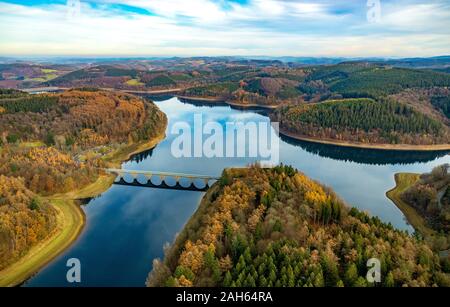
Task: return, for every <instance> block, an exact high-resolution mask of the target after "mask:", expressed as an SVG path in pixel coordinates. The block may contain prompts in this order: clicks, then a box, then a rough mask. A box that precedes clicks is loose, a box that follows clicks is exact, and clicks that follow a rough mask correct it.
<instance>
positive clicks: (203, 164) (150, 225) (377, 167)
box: [24, 97, 450, 287]
mask: <svg viewBox="0 0 450 307" xmlns="http://www.w3.org/2000/svg"><path fill="white" fill-rule="evenodd" d="M155 102H156V104H157V105H158V106H159V107H160V108H161V110H162V111H163V112H164V113H166V114H167V116H168V118H169V127H168V134H167V138H166V139H165V140H164V141H163V142H161V143H160V144H159V145H158V146H157V147H156V148H154V149H153V150H149V151H147V152H144V153H141V154H139V155H136V156H134V157H132V159H131V160H130V161H128V162H125V163H123V165H122V167H123V168H125V169H131V170H153V171H167V172H178V173H194V174H204V175H215V176H219V175H220V174H221V173H222V170H223V169H224V168H226V167H234V166H238V167H239V166H246V165H248V164H250V163H253V162H255V159H254V158H253V159H252V158H232V159H230V158H211V159H208V158H179V159H177V158H175V157H173V156H172V154H171V144H172V141H173V140H174V138H175V137H176V136H175V135H171V134H170V131H171V130H170V129H171V126H172V125H173V124H174V123H177V122H179V121H185V122H188V123H191V122H192V121H193V118H194V117H193V114H200V113H201V114H203V121H204V122H207V121H217V122H219V123H221V124H225V123H226V122H233V121H242V122H249V121H256V122H269V119H268V117H267V116H266V115H265V114H263V112H261V111H258V110H253V111H251V110H246V111H245V110H238V109H233V108H231V107H229V106H227V105H215V106H208V105H204V104H194V103H186V102H182V101H180V100H178V99H177V98H169V97H166V98H164V100H160V101H155ZM280 161H281V162H283V163H284V164H290V165H292V166H294V167H295V168H297V169H299V170H300V171H302V172H304V173H305V174H306V175H308V176H310V177H311V178H313V179H315V180H318V181H320V182H321V183H323V184H325V185H327V186H330V187H332V188H333V189H334V190H335V191H336V192H337V193H338V194H339V195H340V196H341V197H342V198H343V199H344V200H345V201H346V202H347V203H348V204H350V205H352V206H355V207H357V208H359V209H361V210H365V211H367V212H370V214H372V215H376V216H379V217H380V218H381V219H382V220H383V221H385V222H390V223H392V224H393V225H394V226H395V227H396V228H398V229H401V230H405V231H409V232H412V231H413V229H412V227H411V226H410V225H408V223H407V222H406V220H405V218H404V215H403V214H402V213H401V211H400V210H398V209H397V207H396V206H395V205H394V204H393V203H392V202H391V201H390V200H389V199H387V198H386V196H385V193H386V191H388V190H389V189H391V188H392V187H394V185H395V181H394V174H395V173H397V172H417V173H423V172H428V171H430V170H431V169H432V168H433V167H434V166H437V165H439V164H443V163H450V155H448V153H442V152H441V153H436V152H390V151H377V150H367V149H350V148H342V147H338V146H331V145H321V144H313V143H307V142H299V141H294V140H291V139H289V138H286V137H281V138H280ZM203 195H204V194H203V193H200V192H192V191H175V190H160V189H151V188H140V187H128V186H118V185H113V186H112V187H111V188H110V189H109V190H108V191H106V192H105V193H103V194H102V195H100V196H98V197H97V198H95V199H91V200H89V201H87V202H86V204H85V205H83V210H84V211H85V213H86V226H85V228H84V230H83V232H82V234H81V235H80V236H79V238H78V239H77V240H76V242H75V243H74V244H73V245H72V246H71V247H70V248H69V249H67V250H66V251H65V252H64V253H63V254H61V255H60V256H59V257H57V258H56V259H55V260H53V261H52V262H51V263H49V264H48V265H47V266H46V267H45V268H44V269H42V270H41V271H40V272H39V273H37V274H36V275H35V276H34V277H32V278H30V279H29V280H28V281H27V282H26V283H24V286H27V287H40V286H62V287H63V286H137V287H139V286H144V285H145V280H146V277H147V274H148V273H149V272H150V270H151V269H152V260H153V259H154V258H158V257H159V258H162V257H163V255H164V254H163V253H164V252H163V251H164V245H165V244H167V243H170V242H173V240H174V238H175V235H176V234H177V233H178V232H179V231H180V230H181V229H182V228H183V226H184V225H185V223H186V222H187V221H188V220H189V218H190V217H191V216H192V214H193V213H194V212H195V210H196V208H197V207H198V205H199V202H200V200H201V198H202V196H203ZM69 258H78V259H79V260H80V261H81V283H80V284H76V285H73V284H69V283H68V282H67V281H66V272H67V270H68V268H67V267H66V262H67V260H68V259H69Z"/></svg>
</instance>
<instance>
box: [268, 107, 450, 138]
mask: <svg viewBox="0 0 450 307" xmlns="http://www.w3.org/2000/svg"><path fill="white" fill-rule="evenodd" d="M272 119H273V120H274V121H278V122H280V127H281V128H282V129H284V130H286V131H288V132H292V133H295V134H298V135H302V136H309V137H313V138H328V139H335V140H341V141H342V140H345V141H355V142H361V143H385V144H414V145H430V144H446V143H449V141H450V134H449V128H448V126H446V125H444V124H443V123H441V122H439V121H437V120H435V119H432V118H430V117H428V116H427V115H424V114H422V113H419V112H418V111H416V110H415V109H413V108H412V107H410V106H408V105H405V104H402V103H398V102H396V101H393V100H392V99H380V100H378V101H375V100H372V99H369V98H361V99H343V100H328V101H325V102H322V103H317V104H302V105H291V106H286V107H281V108H279V109H278V110H277V111H276V112H275V113H274V114H273V115H272Z"/></svg>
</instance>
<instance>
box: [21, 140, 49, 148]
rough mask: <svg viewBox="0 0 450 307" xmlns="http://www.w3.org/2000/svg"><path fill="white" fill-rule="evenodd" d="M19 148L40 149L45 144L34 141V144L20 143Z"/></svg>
mask: <svg viewBox="0 0 450 307" xmlns="http://www.w3.org/2000/svg"><path fill="white" fill-rule="evenodd" d="M19 146H20V147H24V148H35V147H42V146H45V144H44V143H43V142H41V141H36V142H21V143H20V144H19Z"/></svg>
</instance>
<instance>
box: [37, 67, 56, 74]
mask: <svg viewBox="0 0 450 307" xmlns="http://www.w3.org/2000/svg"><path fill="white" fill-rule="evenodd" d="M41 71H42V72H43V73H44V74H51V73H55V72H58V71H57V70H56V69H49V68H42V69H41Z"/></svg>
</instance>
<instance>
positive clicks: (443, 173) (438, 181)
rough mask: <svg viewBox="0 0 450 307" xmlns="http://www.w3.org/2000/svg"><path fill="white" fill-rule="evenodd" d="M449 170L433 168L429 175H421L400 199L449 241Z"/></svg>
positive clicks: (447, 167) (446, 166)
mask: <svg viewBox="0 0 450 307" xmlns="http://www.w3.org/2000/svg"><path fill="white" fill-rule="evenodd" d="M449 168H450V166H449V165H448V164H445V165H441V166H437V167H435V168H434V169H433V171H432V172H431V173H429V174H422V175H421V176H420V179H419V181H417V182H416V183H415V184H414V185H413V186H411V187H410V188H408V189H407V190H406V191H405V192H403V194H402V195H401V198H402V200H403V201H404V202H406V203H407V204H409V205H410V206H412V207H413V208H414V209H415V210H416V211H417V212H419V213H420V215H421V216H423V217H424V218H425V220H426V221H427V224H428V226H429V227H431V228H432V229H434V230H436V231H437V232H440V233H442V234H443V235H444V236H447V237H449V239H450V236H449V235H450V172H449ZM449 243H450V240H449ZM447 248H448V246H447Z"/></svg>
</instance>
